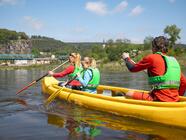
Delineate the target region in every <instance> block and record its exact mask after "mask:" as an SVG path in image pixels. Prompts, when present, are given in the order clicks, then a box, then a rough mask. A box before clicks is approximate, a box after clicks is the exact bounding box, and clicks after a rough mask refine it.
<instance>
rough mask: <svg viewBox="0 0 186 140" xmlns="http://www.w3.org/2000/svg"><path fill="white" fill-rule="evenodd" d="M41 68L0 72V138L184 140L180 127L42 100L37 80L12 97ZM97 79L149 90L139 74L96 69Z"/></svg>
mask: <svg viewBox="0 0 186 140" xmlns="http://www.w3.org/2000/svg"><path fill="white" fill-rule="evenodd" d="M45 72H46V71H44V70H39V69H33V70H1V71H0V79H1V80H0V140H10V139H11V140H15V139H26V140H34V139H40V140H41V139H45V140H46V139H55V140H56V139H57V140H58V139H60V140H65V139H68V140H73V139H83V140H86V139H87V140H88V139H96V140H97V139H99V140H103V139H108V140H113V139H116V140H119V139H125V140H151V139H156V140H170V139H172V140H179V139H180V140H182V139H183V140H184V139H186V133H185V132H186V129H181V128H173V127H170V126H165V125H161V124H158V123H152V122H147V121H143V120H138V119H134V118H128V117H119V116H116V115H113V114H109V113H104V112H100V111H95V110H90V109H87V108H84V107H80V106H77V105H74V104H71V103H67V102H65V101H59V100H55V101H54V102H53V103H52V104H51V105H50V106H49V107H47V108H46V107H44V106H43V102H44V101H45V100H46V97H44V96H43V95H42V93H41V87H40V83H38V84H36V85H35V86H33V87H31V88H29V89H28V90H26V91H24V92H23V93H21V94H20V95H19V96H16V95H15V93H16V91H18V90H19V89H21V88H22V87H24V86H25V85H26V84H27V83H29V82H31V81H32V80H34V79H37V78H38V77H40V76H42V75H43V74H45ZM101 84H104V85H114V86H121V87H129V88H136V89H149V87H148V85H147V81H146V75H145V74H144V73H143V72H141V73H137V74H134V73H128V72H123V73H121V72H120V73H111V72H104V73H102V81H101Z"/></svg>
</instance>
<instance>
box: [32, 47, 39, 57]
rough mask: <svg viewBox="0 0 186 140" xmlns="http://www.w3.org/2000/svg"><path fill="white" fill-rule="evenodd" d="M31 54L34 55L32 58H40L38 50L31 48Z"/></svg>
mask: <svg viewBox="0 0 186 140" xmlns="http://www.w3.org/2000/svg"><path fill="white" fill-rule="evenodd" d="M32 54H33V55H34V57H39V56H40V53H39V49H37V48H33V49H32Z"/></svg>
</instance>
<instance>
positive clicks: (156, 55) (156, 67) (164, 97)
mask: <svg viewBox="0 0 186 140" xmlns="http://www.w3.org/2000/svg"><path fill="white" fill-rule="evenodd" d="M167 46H168V42H167V40H166V38H165V37H162V36H160V37H156V38H155V39H154V40H153V41H152V52H153V54H150V55H148V56H146V57H144V58H143V59H142V60H141V61H139V62H138V63H136V64H135V63H133V62H132V60H131V59H130V58H129V55H128V54H127V53H124V54H123V59H124V60H125V62H126V66H127V68H128V69H129V70H130V71H131V72H138V71H142V70H145V69H147V72H148V77H149V78H148V79H149V81H151V83H150V82H149V83H150V84H151V85H153V89H152V91H151V93H150V94H143V93H138V92H137V93H135V92H134V93H133V92H128V93H127V94H126V95H127V96H129V97H132V98H133V99H139V100H149V101H164V102H176V101H179V94H184V92H185V84H186V81H185V78H184V76H183V74H181V72H180V71H181V70H180V67H179V64H178V62H177V61H176V59H175V58H174V57H167V56H166V55H165V53H166V52H167V51H168V49H167ZM174 66H176V71H175V72H176V73H174ZM167 71H168V72H167ZM174 74H176V76H172V75H174ZM157 76H158V77H159V78H157ZM150 79H151V80H150ZM157 79H161V80H160V81H157V83H156V80H157ZM162 79H164V81H163V80H162ZM172 81H173V82H172ZM167 83H168V84H167ZM172 83H173V84H172ZM154 85H156V86H154Z"/></svg>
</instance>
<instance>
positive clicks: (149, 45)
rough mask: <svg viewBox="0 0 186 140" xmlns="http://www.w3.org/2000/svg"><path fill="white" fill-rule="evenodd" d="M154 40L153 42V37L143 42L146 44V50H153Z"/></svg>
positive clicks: (148, 37)
mask: <svg viewBox="0 0 186 140" xmlns="http://www.w3.org/2000/svg"><path fill="white" fill-rule="evenodd" d="M152 40H153V37H151V36H147V37H145V39H144V41H143V43H144V50H149V49H151V45H152Z"/></svg>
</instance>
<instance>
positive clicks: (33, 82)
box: [16, 60, 69, 94]
mask: <svg viewBox="0 0 186 140" xmlns="http://www.w3.org/2000/svg"><path fill="white" fill-rule="evenodd" d="M68 61H69V60H67V61H65V62H64V63H62V64H61V65H59V66H57V67H56V68H54V69H53V70H51V71H55V70H57V69H58V68H60V67H61V66H63V65H64V64H66V63H67V62H68ZM47 75H48V73H46V74H45V75H43V76H42V77H40V78H38V79H36V80H34V81H32V82H31V83H29V84H28V85H27V86H25V87H24V88H22V89H21V90H19V91H18V92H17V93H16V94H19V93H21V92H22V91H24V90H26V89H28V88H29V87H31V86H32V85H33V84H35V83H37V82H38V81H40V80H41V79H43V78H44V77H46V76H47Z"/></svg>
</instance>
